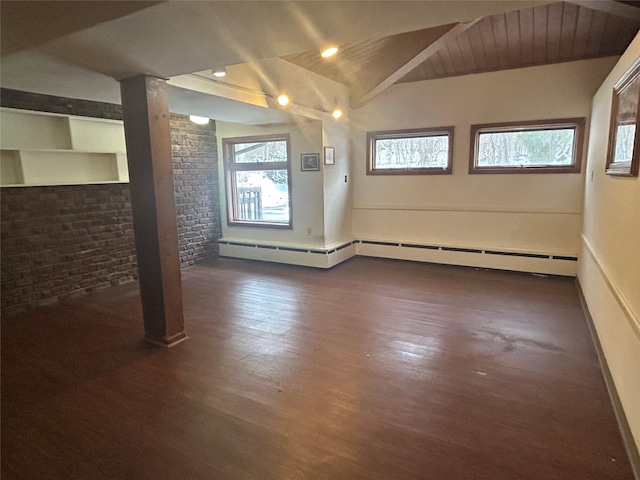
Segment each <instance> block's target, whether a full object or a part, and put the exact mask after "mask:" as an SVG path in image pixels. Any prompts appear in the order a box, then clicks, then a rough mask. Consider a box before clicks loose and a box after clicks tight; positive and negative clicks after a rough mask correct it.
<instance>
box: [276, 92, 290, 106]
mask: <svg viewBox="0 0 640 480" xmlns="http://www.w3.org/2000/svg"><path fill="white" fill-rule="evenodd" d="M278 103H279V104H280V105H282V106H283V107H286V106H287V105H289V97H288V96H287V95H286V94H284V93H282V94H280V95H278Z"/></svg>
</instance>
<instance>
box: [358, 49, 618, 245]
mask: <svg viewBox="0 0 640 480" xmlns="http://www.w3.org/2000/svg"><path fill="white" fill-rule="evenodd" d="M615 61H616V58H604V59H596V60H587V61H579V62H571V63H561V64H555V65H547V66H542V67H532V68H522V69H516V70H507V71H502V72H491V73H484V74H477V75H467V76H461V77H453V78H446V79H441V80H430V81H424V82H415V83H408V84H400V85H395V86H393V87H391V88H390V89H388V90H387V91H385V92H384V93H383V94H381V95H380V96H379V97H377V98H375V99H373V100H372V101H371V102H370V103H368V104H367V105H365V106H364V107H362V108H360V109H358V110H355V111H353V112H352V113H351V128H352V152H353V167H352V168H353V175H352V176H353V180H354V184H353V186H354V194H353V195H354V197H353V234H354V236H355V237H356V238H365V239H377V240H389V241H405V242H422V243H430V244H438V245H448V246H463V247H473V248H480V249H484V248H491V249H503V250H510V251H523V252H540V253H545V254H556V255H573V256H575V255H577V254H578V252H579V250H580V233H581V229H582V196H583V184H584V170H583V172H582V173H581V174H514V175H505V174H501V175H469V174H468V162H469V143H470V141H469V133H470V125H471V124H477V123H491V122H505V121H520V120H538V119H550V118H564V117H589V114H590V109H591V98H592V96H593V94H594V93H595V91H596V89H597V88H598V86H599V85H600V84H601V83H602V80H603V79H604V77H605V76H606V75H607V73H608V72H609V71H610V70H611V68H612V66H613V65H614V63H615ZM449 125H453V126H455V135H454V151H453V154H454V160H453V162H454V165H453V175H434V176H367V175H366V173H365V162H366V157H365V155H366V150H365V147H366V141H365V139H366V132H367V131H376V130H394V129H402V128H417V127H438V126H449Z"/></svg>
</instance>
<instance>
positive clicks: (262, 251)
mask: <svg viewBox="0 0 640 480" xmlns="http://www.w3.org/2000/svg"><path fill="white" fill-rule="evenodd" d="M219 245H220V255H221V256H223V257H234V258H244V259H250V260H262V261H267V262H276V263H287V264H291V265H302V266H308V267H316V268H331V267H333V266H334V265H337V264H339V263H341V262H344V261H345V260H348V259H349V258H351V257H353V256H356V255H361V256H366V257H380V258H392V259H397V260H411V261H417V262H427V263H441V264H448V265H462V266H469V267H478V268H489V269H496V270H512V271H519V272H531V273H540V274H549V275H562V276H569V277H575V276H576V273H577V260H578V256H577V255H565V254H562V255H561V254H547V253H540V252H522V251H510V250H501V249H494V248H487V249H480V248H469V247H459V246H451V245H430V244H421V243H415V242H389V241H380V240H368V239H358V240H349V241H345V242H342V243H339V244H337V245H334V246H331V247H326V248H323V247H315V246H309V247H307V246H300V245H289V244H276V243H266V242H264V243H261V242H252V241H244V240H243V241H236V240H232V239H224V238H223V239H221V240H220V242H219Z"/></svg>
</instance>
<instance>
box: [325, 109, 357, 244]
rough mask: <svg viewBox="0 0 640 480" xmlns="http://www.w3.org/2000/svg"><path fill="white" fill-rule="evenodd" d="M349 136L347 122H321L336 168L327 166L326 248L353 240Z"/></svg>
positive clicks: (326, 144) (326, 143)
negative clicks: (333, 151)
mask: <svg viewBox="0 0 640 480" xmlns="http://www.w3.org/2000/svg"><path fill="white" fill-rule="evenodd" d="M349 133H350V132H349V128H348V123H346V122H344V121H333V120H326V121H323V122H322V137H323V143H324V146H326V147H334V148H335V165H324V236H325V245H327V246H331V245H335V244H339V243H342V242H344V241H346V240H351V238H352V237H351V198H352V193H351V192H352V189H351V161H350V154H351V152H350V149H349V147H350V143H349V140H350V136H349ZM345 177H346V181H345Z"/></svg>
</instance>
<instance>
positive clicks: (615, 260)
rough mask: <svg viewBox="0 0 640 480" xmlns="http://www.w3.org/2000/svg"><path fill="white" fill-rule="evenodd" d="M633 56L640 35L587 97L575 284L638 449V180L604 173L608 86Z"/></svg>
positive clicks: (637, 51)
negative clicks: (590, 105) (587, 135)
mask: <svg viewBox="0 0 640 480" xmlns="http://www.w3.org/2000/svg"><path fill="white" fill-rule="evenodd" d="M638 57H640V36H638V37H636V38H635V40H634V41H633V42H632V43H631V45H630V46H629V48H628V49H627V51H626V52H625V53H624V55H623V56H622V57H621V58H620V60H619V62H618V63H617V64H616V65H615V67H614V68H613V70H612V71H611V73H610V74H609V76H608V77H607V78H606V80H605V81H604V83H603V84H602V86H601V87H600V89H599V90H598V92H597V93H596V95H595V96H594V98H593V109H592V118H591V137H590V141H589V152H588V158H587V167H586V171H587V176H586V182H585V204H584V231H583V237H582V254H581V256H580V263H579V269H578V279H579V281H580V284H581V286H582V289H583V292H584V294H585V299H586V301H587V305H588V307H589V311H590V312H591V315H592V317H593V321H594V324H595V327H596V331H597V334H598V337H599V339H600V343H601V345H602V349H603V351H604V354H605V357H606V359H607V364H608V365H609V369H610V371H611V374H612V377H613V380H614V383H615V387H616V390H617V392H618V395H619V397H620V400H621V403H622V405H623V408H624V410H625V413H626V417H627V420H628V422H629V425H630V428H631V431H632V433H633V435H634V438H635V442H636V445H638V447H639V448H640V179H639V178H638V177H630V178H623V177H613V176H610V175H606V174H605V161H606V155H607V143H608V134H609V116H610V113H611V95H612V90H613V86H614V84H615V83H616V82H617V81H618V79H619V78H620V77H621V76H622V75H623V74H624V73H625V71H626V70H627V69H628V68H629V67H630V66H631V64H632V63H633V62H634V61H635V60H636V59H637V58H638ZM592 172H593V180H591V173H592Z"/></svg>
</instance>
